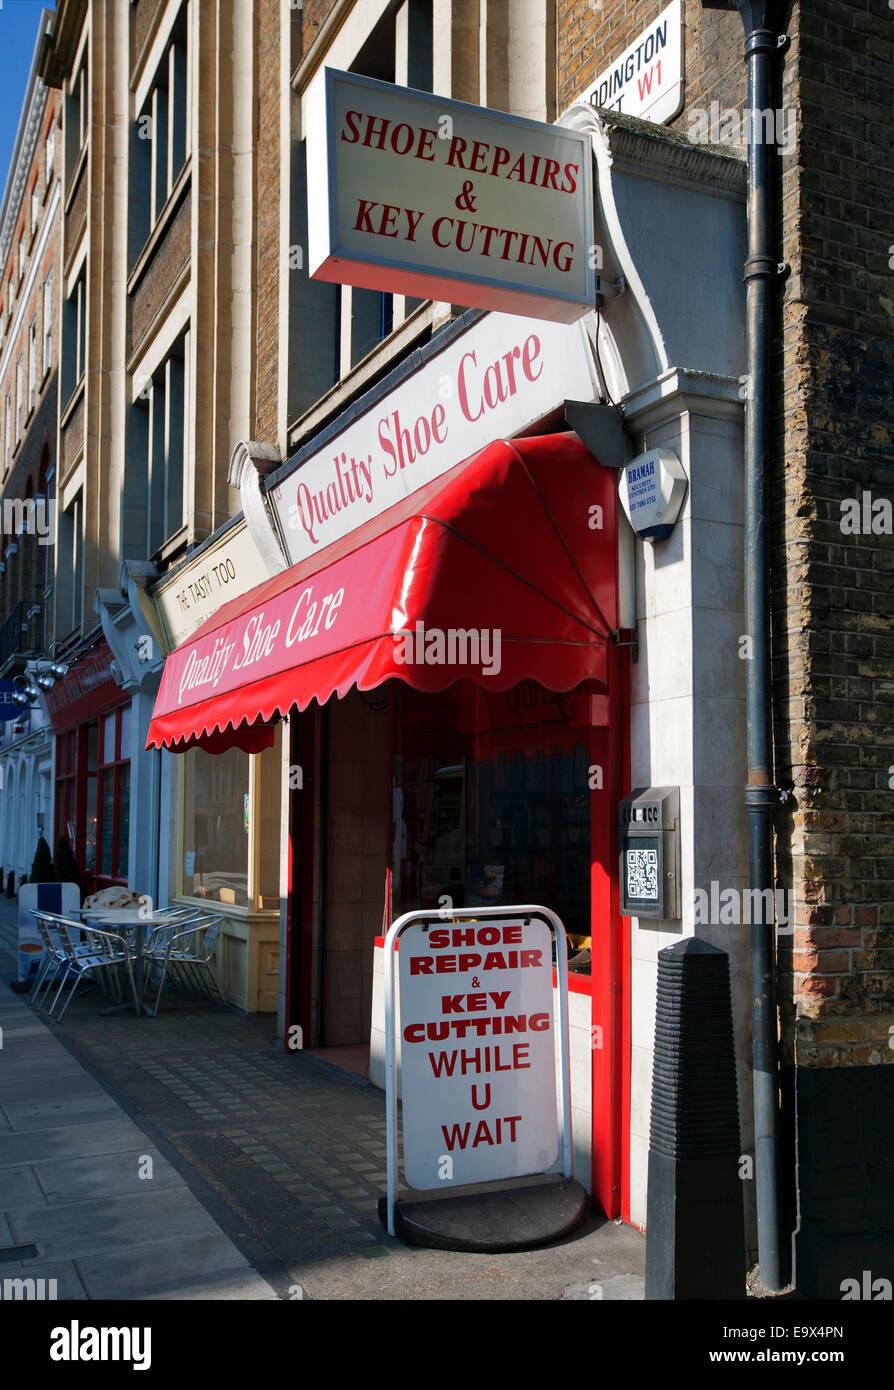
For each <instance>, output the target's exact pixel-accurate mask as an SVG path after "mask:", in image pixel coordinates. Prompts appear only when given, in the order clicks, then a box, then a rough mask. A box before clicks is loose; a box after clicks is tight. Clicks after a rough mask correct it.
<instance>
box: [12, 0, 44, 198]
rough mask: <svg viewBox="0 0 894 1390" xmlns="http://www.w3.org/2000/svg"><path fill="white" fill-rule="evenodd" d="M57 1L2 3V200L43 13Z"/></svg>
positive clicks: (37, 0)
mask: <svg viewBox="0 0 894 1390" xmlns="http://www.w3.org/2000/svg"><path fill="white" fill-rule="evenodd" d="M55 8H56V5H55V0H46V3H42V0H0V201H2V198H3V192H4V191H5V189H6V180H7V178H8V176H9V161H10V160H11V159H12V151H13V146H14V145H15V142H16V131H17V130H18V128H19V116H20V115H21V113H22V101H23V99H24V96H25V86H26V84H27V81H28V73H29V71H30V69H31V58H32V56H33V53H34V44H35V42H36V40H37V30H38V26H39V23H40V12H41V10H54V9H55Z"/></svg>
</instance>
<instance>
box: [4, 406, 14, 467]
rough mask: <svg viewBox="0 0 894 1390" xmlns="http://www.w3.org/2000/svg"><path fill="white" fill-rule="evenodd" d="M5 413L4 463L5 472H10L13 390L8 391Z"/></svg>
mask: <svg viewBox="0 0 894 1390" xmlns="http://www.w3.org/2000/svg"><path fill="white" fill-rule="evenodd" d="M5 414H6V431H5V439H4V446H5V449H4V456H3V463H4V472H5V473H8V472H9V465H10V461H11V459H12V392H11V391H7V393H6V412H5Z"/></svg>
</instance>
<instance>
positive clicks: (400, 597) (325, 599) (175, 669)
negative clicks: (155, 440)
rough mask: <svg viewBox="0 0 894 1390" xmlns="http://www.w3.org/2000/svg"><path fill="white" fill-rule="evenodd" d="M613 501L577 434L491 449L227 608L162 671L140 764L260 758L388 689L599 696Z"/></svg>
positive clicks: (610, 582)
mask: <svg viewBox="0 0 894 1390" xmlns="http://www.w3.org/2000/svg"><path fill="white" fill-rule="evenodd" d="M615 486H616V475H615V474H614V473H612V472H610V471H609V470H608V469H603V468H601V467H600V466H599V465H598V464H597V463H596V461H595V459H594V458H593V457H592V455H591V454H590V453H589V452H588V450H587V449H586V448H585V447H584V445H583V444H581V442H580V441H579V440H578V439H577V437H576V436H575V435H569V434H561V435H547V436H542V437H539V438H531V439H520V440H515V441H514V442H513V443H507V442H504V441H499V442H497V443H494V444H491V445H489V446H488V448H487V449H484V450H483V451H482V452H481V453H480V454H477V455H476V456H475V457H474V458H472V459H470V460H468V461H467V462H465V463H463V464H460V465H458V466H457V467H456V468H454V469H452V470H451V471H450V472H449V473H447V474H444V475H443V476H442V477H440V478H438V479H436V480H435V481H434V482H432V483H429V484H428V485H427V486H426V487H423V488H422V489H419V490H418V491H416V492H414V493H412V494H411V495H410V496H409V497H408V498H407V499H406V500H405V501H404V502H402V503H400V504H399V505H398V506H396V507H393V508H391V509H390V511H389V512H388V513H387V514H386V515H385V516H383V517H380V518H377V519H376V521H374V522H371V523H368V525H367V526H366V527H364V528H361V529H360V530H359V531H354V532H353V533H352V534H351V535H350V536H348V537H346V538H345V539H344V540H342V541H339V542H338V543H336V544H335V545H331V546H329V547H328V548H327V550H326V551H325V552H323V554H322V555H318V556H314V557H312V558H310V559H308V560H304V561H302V562H301V563H300V564H298V565H294V566H293V567H292V568H291V569H289V570H286V571H285V572H284V573H283V574H280V575H277V576H276V577H275V578H273V579H270V580H268V581H266V582H265V583H264V584H260V585H258V586H257V587H256V588H255V589H253V590H252V591H251V592H250V593H248V594H245V595H243V596H242V598H240V599H237V600H234V601H233V602H232V603H229V604H226V605H225V606H224V607H223V608H221V609H219V610H218V612H217V613H216V614H215V615H214V617H213V618H211V619H209V621H208V622H206V623H205V624H203V626H202V627H201V628H199V629H198V631H197V632H196V633H194V635H193V636H192V638H191V639H190V640H189V641H188V642H185V643H184V644H183V645H182V646H181V647H178V648H177V650H176V651H174V652H172V653H171V655H170V656H169V657H168V659H167V662H166V664H165V669H164V674H163V676H162V681H161V687H160V689H159V692H158V698H157V700H156V704H155V710H154V713H153V717H152V723H151V725H150V727H149V738H148V742H147V747H149V748H152V747H168V748H172V749H175V751H178V752H182V751H184V750H185V749H186V748H188V747H192V746H195V745H196V744H198V745H201V746H203V747H205V748H208V749H209V750H211V751H215V752H216V751H222V749H224V748H226V747H231V746H236V747H241V748H244V749H245V750H246V751H249V752H257V751H260V749H261V748H263V747H269V745H270V743H271V742H272V738H273V734H272V729H270V727H269V721H270V720H272V719H274V718H275V717H276V716H277V715H280V714H286V713H287V712H288V711H289V710H290V709H291V708H292V707H293V706H295V707H297V708H298V709H304V708H306V706H307V705H309V704H310V702H311V701H312V700H317V701H318V702H319V703H320V704H323V703H324V702H325V701H326V700H328V699H329V698H330V696H331V695H338V696H343V695H345V694H346V693H347V691H348V690H350V688H351V687H352V686H357V688H358V689H359V690H373V689H375V687H376V686H379V685H381V684H382V683H383V682H384V681H387V680H394V679H396V680H402V681H405V682H406V683H407V684H408V685H411V686H413V687H414V688H415V689H417V690H421V691H427V692H430V693H434V692H436V691H440V690H444V689H445V688H446V687H447V686H449V685H452V684H453V683H454V681H457V680H472V681H475V682H477V683H478V684H479V685H481V686H483V687H485V688H486V689H490V690H495V691H496V690H508V689H509V688H510V687H511V686H514V685H516V684H517V683H518V682H519V681H521V680H525V679H531V680H535V681H538V682H539V683H540V684H541V685H543V686H545V687H546V688H547V689H549V690H557V691H564V690H570V689H572V688H573V687H574V686H576V685H579V684H580V683H581V682H582V681H584V680H587V679H595V680H600V681H603V682H604V681H605V678H606V642H607V640H608V638H609V633H610V632H611V631H612V630H613V629H614V628H616V627H617V561H616V506H615V501H616V492H615ZM385 527H387V529H383V528H385ZM376 528H378V534H374V532H375V530H376Z"/></svg>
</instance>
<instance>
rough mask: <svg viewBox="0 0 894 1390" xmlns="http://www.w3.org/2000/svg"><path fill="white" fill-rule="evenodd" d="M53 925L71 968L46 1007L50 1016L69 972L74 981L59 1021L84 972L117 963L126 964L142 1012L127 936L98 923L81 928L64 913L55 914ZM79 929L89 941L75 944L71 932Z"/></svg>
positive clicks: (134, 995)
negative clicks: (100, 926) (102, 928)
mask: <svg viewBox="0 0 894 1390" xmlns="http://www.w3.org/2000/svg"><path fill="white" fill-rule="evenodd" d="M54 925H55V928H56V931H57V932H58V934H59V938H60V940H61V943H62V949H63V951H64V952H65V955H66V957H67V961H66V963H67V966H68V969H67V971H66V973H65V974H64V975H63V977H62V981H61V983H60V985H59V988H58V990H57V991H56V995H55V997H54V999H53V1002H52V1004H51V1005H50V1007H49V1009H48V1011H47V1012H48V1015H49V1017H50V1018H52V1017H53V1010H54V1009H55V1007H56V1004H57V1002H58V1000H59V996H60V994H61V993H62V989H63V987H64V985H65V980H66V979H67V977H68V975H69V974H72V975H73V976H74V982H73V984H72V988H71V991H70V993H69V996H68V998H67V999H66V1001H65V1003H64V1004H63V1005H62V1008H61V1009H60V1011H59V1016H58V1018H57V1020H56V1021H57V1023H61V1022H62V1018H63V1016H64V1014H65V1011H66V1009H67V1008H68V1006H69V1004H70V1003H71V1001H72V999H74V997H75V995H76V993H77V991H78V986H79V985H80V983H81V980H82V979H83V978H84V976H85V975H90V974H93V973H94V972H96V971H100V972H101V971H104V970H106V969H108V968H109V967H111V966H118V965H123V966H124V968H125V971H126V973H127V980H128V984H129V985H130V992H131V996H132V998H133V1005H134V1009H137V1012H139V1010H138V1008H137V990H136V984H135V983H134V976H133V968H132V964H131V954H130V951H129V950H128V947H127V942H126V941H125V940H124V937H123V936H119V935H118V933H117V932H109V931H101V930H100V928H99V927H83V928H81V926H80V924H79V923H78V922H69V921H67V920H66V919H65V918H63V917H57V918H55V922H54ZM78 930H83V931H84V933H85V935H86V936H87V942H86V943H85V944H81V945H75V942H74V941H73V939H72V935H71V934H72V932H73V931H78Z"/></svg>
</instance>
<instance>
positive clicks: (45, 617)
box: [0, 11, 61, 886]
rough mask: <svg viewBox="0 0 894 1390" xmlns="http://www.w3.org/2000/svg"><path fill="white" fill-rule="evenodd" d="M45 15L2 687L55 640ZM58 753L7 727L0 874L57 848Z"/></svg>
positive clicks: (13, 449) (24, 221)
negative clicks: (52, 844) (47, 845)
mask: <svg viewBox="0 0 894 1390" xmlns="http://www.w3.org/2000/svg"><path fill="white" fill-rule="evenodd" d="M51 20H52V16H51V14H50V12H49V11H44V12H43V15H42V18H41V22H40V26H39V32H38V34H37V42H36V45H35V52H34V57H33V61H32V64H31V70H30V72H29V76H28V84H27V87H26V91H25V100H24V103H23V107H22V115H21V119H20V121H19V128H18V133H17V136H16V142H15V146H14V150H13V157H12V163H11V166H10V170H9V174H8V177H7V183H6V192H5V195H4V199H3V207H2V211H0V267H2V271H0V477H2V483H0V520H2V535H0V679H5V680H12V681H14V682H15V683H16V684H17V685H18V686H19V688H22V687H23V686H24V685H25V684H26V671H27V669H28V664H29V662H30V661H34V660H36V661H40V660H42V659H44V658H45V657H46V655H47V653H48V652H49V650H50V648H51V644H52V641H53V632H54V629H53V585H54V574H55V565H54V551H55V534H56V533H55V512H54V508H55V490H56V414H57V379H58V351H59V276H60V265H59V228H60V223H61V210H60V202H61V188H60V179H59V166H60V162H61V156H60V145H61V134H60V128H59V116H60V111H59V104H58V101H57V99H56V95H55V93H54V92H52V91H49V90H48V89H47V87H46V86H45V85H44V83H43V82H42V81H41V79H40V76H39V74H38V62H39V56H40V50H41V46H42V43H43V35H44V33H45V32H46V30H47V29H48V28H49V26H50V24H51ZM51 769H52V746H51V740H50V738H49V734H48V732H47V727H46V718H45V716H44V714H43V712H42V710H41V709H40V706H39V704H37V703H33V702H30V701H28V700H27V699H23V701H22V704H21V705H20V706H19V712H18V715H17V716H16V717H15V718H14V719H10V720H9V721H7V722H6V723H5V724H2V725H0V776H2V787H3V799H2V805H0V864H2V869H3V876H4V882H5V883H6V884H10V886H13V885H17V884H18V883H19V882H20V881H21V879H22V878H23V877H25V876H27V875H28V873H30V870H31V862H32V859H33V857H34V851H35V849H36V848H37V841H38V838H39V836H40V835H44V836H46V838H47V839H48V840H50V839H51V837H52V833H53V826H52V796H51V776H52V771H51Z"/></svg>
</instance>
